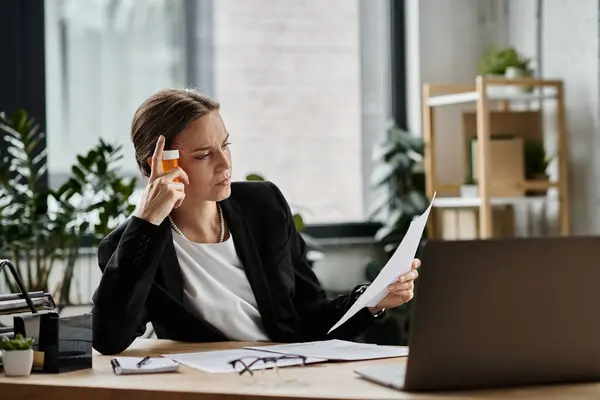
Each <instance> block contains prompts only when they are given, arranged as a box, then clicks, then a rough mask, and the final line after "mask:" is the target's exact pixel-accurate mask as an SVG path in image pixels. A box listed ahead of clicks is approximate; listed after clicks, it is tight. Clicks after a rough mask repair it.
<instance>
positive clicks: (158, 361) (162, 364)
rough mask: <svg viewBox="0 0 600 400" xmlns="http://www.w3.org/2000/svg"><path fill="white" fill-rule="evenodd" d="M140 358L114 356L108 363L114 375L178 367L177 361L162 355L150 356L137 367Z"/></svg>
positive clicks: (167, 369) (173, 370) (143, 372)
mask: <svg viewBox="0 0 600 400" xmlns="http://www.w3.org/2000/svg"><path fill="white" fill-rule="evenodd" d="M142 359H143V357H114V358H112V359H111V360H110V363H111V364H112V368H113V372H114V373H115V374H116V375H125V374H152V373H159V372H175V371H177V370H178V369H179V364H178V363H177V362H175V361H173V360H171V359H168V358H164V357H154V358H150V359H149V360H147V361H146V362H144V364H142V365H141V366H139V367H138V365H137V364H138V363H139V362H140V361H141V360H142Z"/></svg>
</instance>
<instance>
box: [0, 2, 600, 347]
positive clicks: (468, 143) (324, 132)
mask: <svg viewBox="0 0 600 400" xmlns="http://www.w3.org/2000/svg"><path fill="white" fill-rule="evenodd" d="M599 14H600V11H599V7H598V2H592V1H591V0H571V1H569V2H567V1H566V0H529V1H522V0H405V1H402V0H327V1H319V0H218V1H216V0H136V1H133V0H26V1H23V0H3V1H0V54H1V55H0V60H1V62H0V113H2V116H1V119H0V131H1V132H2V137H1V139H0V161H1V167H0V178H2V179H1V183H0V257H1V258H9V259H12V260H16V261H18V263H19V268H20V270H21V274H22V276H23V277H24V280H25V281H26V283H27V286H28V288H29V289H30V290H38V289H39V290H44V291H48V292H50V293H52V294H53V296H54V297H55V300H56V301H57V302H58V303H59V305H60V307H61V309H62V310H63V312H65V313H69V312H81V311H82V310H83V311H86V310H89V308H90V303H91V295H92V293H93V291H94V289H95V287H96V285H97V284H98V281H99V279H100V271H99V269H98V266H97V262H96V253H95V249H96V247H97V245H98V243H99V240H100V239H101V238H102V237H103V236H104V235H105V234H106V233H108V232H110V230H112V229H114V227H115V226H116V225H117V224H118V223H119V222H121V221H123V220H124V219H125V218H127V216H128V215H130V213H131V212H132V210H133V207H135V205H136V204H137V200H138V198H139V193H140V191H141V190H142V188H143V187H144V185H145V183H146V181H145V179H144V178H142V177H141V175H140V173H139V171H138V170H137V166H136V163H135V158H134V151H133V146H132V145H131V141H130V137H129V129H130V123H131V120H132V116H133V113H134V111H135V110H136V108H137V107H138V106H139V105H140V103H141V102H142V101H143V100H144V99H145V98H146V97H148V96H149V95H151V94H152V93H154V92H155V91H157V90H159V89H161V88H165V87H193V88H196V89H198V90H200V91H202V92H204V93H206V94H208V95H210V96H212V97H214V98H215V99H216V100H218V101H219V102H220V103H221V105H222V108H221V113H222V116H223V119H224V121H225V124H226V126H227V128H228V130H229V132H230V133H231V141H232V156H233V166H234V167H233V171H234V176H233V177H234V179H235V180H246V179H267V180H270V181H273V182H274V183H276V184H277V185H278V186H279V187H280V188H281V190H282V191H283V193H284V194H285V196H286V197H287V199H288V201H289V202H290V203H291V204H292V206H293V210H294V212H296V213H297V216H296V223H297V227H298V229H299V230H300V231H301V232H302V235H303V236H304V237H305V239H306V241H307V242H308V243H309V245H310V249H311V252H310V254H309V256H310V260H311V263H312V265H313V268H314V269H315V272H316V273H317V275H318V277H319V279H320V280H321V282H322V284H323V286H324V287H325V288H326V289H327V290H328V292H330V293H331V294H332V295H335V294H338V293H343V292H346V291H348V290H350V289H352V288H353V287H354V286H355V285H357V284H359V283H363V282H368V281H370V280H371V279H373V278H374V277H375V276H376V275H377V273H378V271H379V270H380V269H381V267H382V266H383V265H384V264H385V262H386V261H387V259H388V258H389V255H390V254H391V253H390V252H391V251H393V250H394V249H395V247H396V246H397V245H398V243H399V242H400V241H401V239H402V237H403V234H404V233H405V232H406V229H407V227H408V224H409V223H410V221H411V220H412V218H413V217H414V216H417V215H420V214H421V213H422V212H423V211H424V210H425V208H426V207H427V206H428V204H429V201H430V200H431V197H432V193H433V190H435V191H437V196H438V198H437V199H436V203H435V204H434V206H435V207H434V214H433V215H432V220H433V223H432V224H431V229H429V230H428V232H427V234H426V235H425V236H424V239H427V238H433V237H435V238H440V239H443V240H456V239H473V238H488V237H505V236H521V237H528V236H532V235H552V234H559V233H561V234H594V233H599V232H600V215H598V214H599V213H600V207H599V206H600V197H599V196H600V188H599V182H600V180H599V179H598V178H599V177H598V175H599V174H600V157H599V155H600V152H599V151H598V149H600V129H599V124H600V120H599V110H600V109H599V101H600V82H599V79H600V57H599V56H600V53H599V50H598V49H599V48H600V47H599V43H598V41H599V37H600V36H599V33H600V32H599V23H598V21H599V16H600V15H599ZM478 76H481V77H485V78H486V79H496V80H499V82H504V83H503V84H499V85H489V84H488V85H487V86H486V85H485V84H483V85H482V86H477V84H476V80H477V77H478ZM511 79H512V80H515V81H522V80H525V82H529V83H528V84H527V85H521V86H511V85H506V84H505V83H506V81H507V80H511ZM484 116H485V117H484ZM482 118H486V119H485V121H487V123H486V124H485V125H486V126H487V128H486V133H485V134H486V135H488V137H491V139H490V140H489V146H488V147H487V149H488V150H487V152H486V153H485V154H483V153H479V152H478V150H477V149H478V147H477V138H478V132H479V133H480V131H481V129H478V125H477V124H478V121H480V120H481V121H484V119H482ZM480 134H481V133H480ZM426 144H428V146H426ZM482 162H483V164H484V165H487V167H486V168H485V169H487V171H488V172H489V177H488V178H485V179H487V181H488V182H491V183H489V188H490V189H489V190H488V195H487V196H484V193H483V192H482V191H480V190H479V191H478V189H477V187H478V186H477V185H478V183H480V182H481V181H482V179H483V178H480V172H481V171H483V170H484V168H481V167H480V166H481V163H482ZM482 220H483V221H484V222H482ZM1 288H2V293H6V292H13V291H15V287H14V284H12V283H11V281H10V279H5V280H4V281H3V282H2V286H1ZM408 309H409V306H407V307H402V308H401V309H399V310H397V312H396V313H392V315H390V316H388V317H386V318H388V322H387V323H386V324H382V325H381V326H382V328H379V330H378V331H373V332H370V333H369V334H368V335H367V337H365V338H363V339H364V340H368V341H373V342H379V343H405V342H406V340H407V333H406V332H407V329H408V326H409V313H408Z"/></svg>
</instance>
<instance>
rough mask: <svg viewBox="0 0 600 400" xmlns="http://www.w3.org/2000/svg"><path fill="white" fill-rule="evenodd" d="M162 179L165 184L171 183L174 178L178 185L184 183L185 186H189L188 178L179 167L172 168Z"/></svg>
mask: <svg viewBox="0 0 600 400" xmlns="http://www.w3.org/2000/svg"><path fill="white" fill-rule="evenodd" d="M163 178H164V180H165V181H167V182H173V180H174V179H175V178H179V180H180V182H179V183H185V184H186V185H189V184H190V179H189V178H188V176H187V174H186V173H185V171H184V170H183V169H181V167H177V168H173V169H172V170H170V171H169V172H167V173H166V174H164V175H163Z"/></svg>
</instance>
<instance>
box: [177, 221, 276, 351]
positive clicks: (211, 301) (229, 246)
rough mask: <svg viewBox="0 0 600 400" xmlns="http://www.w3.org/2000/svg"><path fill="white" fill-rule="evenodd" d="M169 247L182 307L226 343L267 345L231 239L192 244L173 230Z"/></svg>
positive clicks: (250, 289)
mask: <svg viewBox="0 0 600 400" xmlns="http://www.w3.org/2000/svg"><path fill="white" fill-rule="evenodd" d="M173 244H174V245H175V252H176V253H177V258H178V260H179V265H180V266H181V272H182V273H183V280H184V283H183V301H184V303H186V305H188V306H189V307H190V309H192V310H193V311H194V312H195V313H197V315H198V316H200V317H202V318H204V319H205V320H206V321H207V322H208V323H210V324H212V325H213V326H214V327H215V328H217V329H219V330H220V331H221V332H223V334H225V335H226V336H227V337H228V338H229V339H230V340H236V341H269V337H268V336H267V334H266V333H265V330H264V327H263V325H262V319H261V316H260V312H259V311H258V307H257V305H256V299H255V297H254V293H253V292H252V288H251V287H250V283H249V282H248V278H247V277H246V272H245V271H244V268H243V266H242V264H241V262H240V260H239V258H238V256H237V253H236V251H235V246H234V244H233V239H232V238H231V235H230V236H229V239H227V240H226V241H225V242H223V243H194V242H190V241H189V240H187V239H185V238H183V237H182V236H181V235H179V234H178V233H177V232H175V231H174V230H173ZM182 322H183V321H182Z"/></svg>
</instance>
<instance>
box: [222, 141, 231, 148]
mask: <svg viewBox="0 0 600 400" xmlns="http://www.w3.org/2000/svg"><path fill="white" fill-rule="evenodd" d="M228 146H231V142H227V143H225V144H224V145H223V148H226V147H228Z"/></svg>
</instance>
